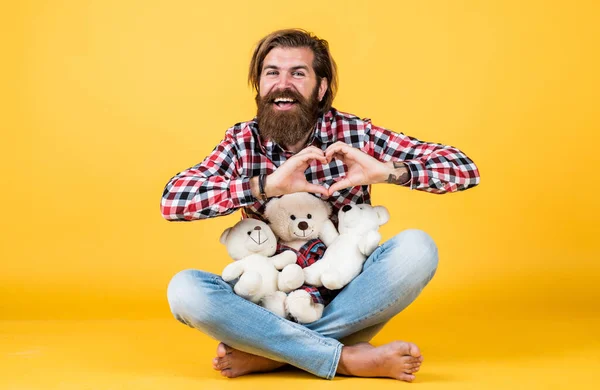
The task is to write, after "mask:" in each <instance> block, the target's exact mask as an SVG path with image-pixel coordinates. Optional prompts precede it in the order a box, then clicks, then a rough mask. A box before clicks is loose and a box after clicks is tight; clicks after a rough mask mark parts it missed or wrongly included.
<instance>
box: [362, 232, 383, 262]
mask: <svg viewBox="0 0 600 390" xmlns="http://www.w3.org/2000/svg"><path fill="white" fill-rule="evenodd" d="M379 241H381V234H379V232H375V231H370V232H369V233H367V234H366V235H365V236H364V237H363V238H361V240H360V242H359V244H358V249H359V250H360V252H361V253H362V254H363V255H365V256H371V253H373V252H374V251H375V249H377V247H378V246H379Z"/></svg>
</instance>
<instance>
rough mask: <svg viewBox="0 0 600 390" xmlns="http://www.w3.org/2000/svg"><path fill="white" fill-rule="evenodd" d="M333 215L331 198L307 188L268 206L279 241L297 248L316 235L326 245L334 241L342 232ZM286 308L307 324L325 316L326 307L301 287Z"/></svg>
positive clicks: (267, 209) (292, 294) (289, 298)
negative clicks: (325, 200)
mask: <svg viewBox="0 0 600 390" xmlns="http://www.w3.org/2000/svg"><path fill="white" fill-rule="evenodd" d="M330 215H331V206H330V205H329V204H328V203H327V202H324V201H322V200H320V199H318V198H316V197H315V196H313V195H311V194H309V193H305V192H299V193H294V194H289V195H284V196H282V197H281V198H275V199H271V201H269V203H268V204H267V207H266V209H265V216H266V217H267V219H268V220H269V226H270V227H271V229H272V230H273V232H275V234H276V235H277V237H279V242H280V243H282V244H284V245H286V246H288V247H290V248H294V249H296V250H298V249H300V248H301V247H302V246H303V245H304V244H305V243H306V242H308V241H310V240H312V239H315V238H320V239H321V240H322V241H323V243H324V244H325V245H326V246H327V244H328V243H330V242H332V241H333V239H334V238H335V237H336V236H337V235H338V234H337V230H336V229H335V226H334V225H333V223H332V222H331V221H330V219H329V216H330ZM317 263H318V262H317ZM286 308H287V311H288V312H289V314H290V315H291V316H292V317H293V318H294V319H295V320H296V321H298V322H299V323H303V324H304V323H309V322H313V321H316V320H318V319H319V318H321V315H322V314H323V308H324V307H323V305H322V304H318V303H314V302H313V301H312V298H311V296H310V294H309V293H308V292H307V291H305V290H302V289H300V290H296V291H293V292H291V293H290V294H289V295H288V297H287V300H286Z"/></svg>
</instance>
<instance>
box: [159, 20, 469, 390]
mask: <svg viewBox="0 0 600 390" xmlns="http://www.w3.org/2000/svg"><path fill="white" fill-rule="evenodd" d="M249 82H250V83H251V84H252V86H253V87H254V88H255V90H256V92H257V95H256V103H257V106H258V112H257V116H256V118H254V119H253V120H251V121H248V122H244V123H238V124H236V125H234V126H233V127H231V128H230V129H228V130H227V132H226V133H225V137H224V139H223V141H222V142H221V143H220V144H219V145H217V146H216V148H215V149H214V150H213V151H212V153H211V154H210V155H209V156H207V157H206V158H205V159H204V161H202V162H201V163H199V164H197V165H195V166H193V167H191V168H189V169H187V170H185V171H183V172H180V173H179V174H177V175H176V176H175V177H173V178H172V179H171V180H170V181H169V183H168V184H167V185H166V188H165V190H164V193H163V197H162V203H161V211H162V214H163V216H164V217H165V218H166V219H167V220H170V221H190V220H198V219H205V218H211V217H217V216H221V215H226V214H230V213H232V212H234V211H236V210H238V209H241V210H242V215H243V217H248V216H250V217H253V218H262V213H263V211H264V208H265V205H266V203H267V202H268V200H269V198H272V197H278V196H282V195H285V194H290V193H295V192H311V193H313V194H316V195H318V196H320V197H321V198H323V199H327V200H328V201H329V202H330V203H331V205H332V207H333V215H336V214H337V210H339V209H341V208H342V207H343V206H345V205H348V204H357V203H370V190H371V185H373V184H379V183H388V184H393V185H397V186H399V187H405V188H409V189H412V190H419V191H427V192H431V193H436V194H444V193H448V192H456V191H462V190H466V189H468V188H472V187H474V186H476V185H477V184H478V183H479V172H478V169H477V167H476V166H475V164H474V163H473V161H472V160H471V159H470V158H468V157H467V156H466V155H465V154H464V153H463V152H461V151H460V150H458V149H456V148H454V147H450V146H444V145H441V144H437V143H429V142H423V141H419V140H417V139H415V138H412V137H409V136H406V135H403V134H401V133H395V132H392V131H390V130H387V129H385V128H382V127H377V126H375V125H373V124H372V123H371V121H370V120H368V119H360V118H359V117H357V116H355V115H351V114H347V113H343V112H340V111H338V110H336V109H335V108H333V107H332V103H333V99H334V97H335V92H336V89H337V74H336V64H335V62H334V60H333V58H332V57H331V54H330V52H329V47H328V44H327V42H326V41H325V40H323V39H319V38H318V37H316V36H314V35H313V34H311V33H308V32H306V31H304V30H300V29H291V30H280V31H275V32H273V33H271V34H269V35H268V36H266V37H265V38H263V39H262V40H261V41H260V42H259V43H258V45H257V47H256V49H255V51H254V54H253V56H252V61H251V63H250V72H249ZM437 263H438V255H437V247H436V245H435V243H434V242H433V240H432V239H431V237H430V236H429V235H428V234H427V233H425V232H422V231H419V230H406V231H403V232H400V233H399V234H397V235H396V236H394V237H393V238H391V239H390V240H388V241H386V242H385V243H383V244H382V245H380V246H379V247H378V248H377V249H376V250H375V252H374V253H373V254H372V255H371V256H370V257H369V258H368V259H367V261H366V262H365V265H364V267H363V271H362V273H361V274H360V275H359V276H358V277H357V278H356V279H354V280H353V281H352V282H351V283H350V284H348V285H347V286H346V287H345V288H344V289H342V290H341V291H340V292H339V294H338V295H337V296H336V297H335V299H333V301H332V302H331V303H330V304H329V305H327V306H326V307H325V310H324V311H323V316H322V318H321V319H319V320H318V321H315V322H313V323H310V324H306V325H300V324H298V323H295V322H293V321H289V320H286V319H283V318H281V317H278V316H276V315H274V314H273V313H271V312H269V311H267V310H265V309H263V308H262V307H260V306H258V305H255V304H253V303H250V302H248V301H246V300H244V299H242V298H240V297H238V296H236V295H235V294H234V293H233V291H232V288H231V286H230V285H229V284H227V283H226V282H224V281H223V280H222V279H221V278H220V277H219V276H218V275H214V274H210V273H207V272H203V271H198V270H186V271H182V272H179V273H178V274H176V275H175V276H174V277H173V279H172V280H171V282H170V284H169V287H168V291H167V296H168V301H169V305H170V308H171V311H172V313H173V315H174V316H175V318H177V319H178V320H179V321H181V322H183V323H184V324H187V325H189V326H191V327H193V328H196V329H198V330H200V331H202V332H204V333H205V334H207V335H209V336H211V337H213V338H215V339H217V340H220V341H221V343H220V344H219V345H218V346H217V357H216V358H215V359H214V360H213V362H212V363H213V367H214V368H215V369H216V370H218V371H220V372H221V374H222V375H224V376H226V377H237V376H241V375H245V374H248V373H252V372H259V371H261V372H264V371H272V370H275V369H277V368H279V367H282V366H284V365H286V364H290V365H293V366H295V367H298V368H300V369H302V370H305V371H308V372H310V373H312V374H314V375H316V376H319V377H322V378H327V379H332V378H333V377H334V376H335V375H336V374H342V375H350V376H364V377H389V378H394V379H399V380H404V381H408V382H410V381H412V380H414V378H415V374H416V372H417V371H419V368H420V366H421V363H422V361H423V356H422V355H421V352H420V350H419V348H418V347H417V346H416V345H415V344H413V343H410V342H404V341H392V342H390V343H388V344H385V345H382V346H378V347H375V346H373V345H371V344H369V341H370V340H371V339H372V337H373V336H374V335H375V334H376V333H377V332H378V331H379V330H380V329H381V328H382V327H383V326H384V325H385V323H386V322H388V321H389V320H390V319H391V318H392V317H394V316H395V315H396V314H398V313H399V312H400V311H402V310H403V309H404V308H406V307H407V306H408V305H409V304H410V303H411V302H413V301H414V300H415V299H416V297H417V296H418V295H419V293H420V292H421V291H422V290H423V288H424V287H425V286H426V285H427V284H428V282H429V281H430V280H431V278H432V277H433V275H434V274H435V271H436V269H437Z"/></svg>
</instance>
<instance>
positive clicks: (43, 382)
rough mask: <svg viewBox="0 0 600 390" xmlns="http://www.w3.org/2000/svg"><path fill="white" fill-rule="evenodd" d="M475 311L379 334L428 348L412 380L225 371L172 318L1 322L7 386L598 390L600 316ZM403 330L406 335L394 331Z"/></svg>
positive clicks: (413, 320) (205, 343)
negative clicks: (231, 374)
mask: <svg viewBox="0 0 600 390" xmlns="http://www.w3.org/2000/svg"><path fill="white" fill-rule="evenodd" d="M432 316H433V315H432ZM558 317H562V318H563V319H561V320H558V319H557V318H558ZM473 318H477V320H473V319H471V316H465V315H460V316H459V315H456V316H454V317H452V318H448V316H446V318H438V319H437V320H433V317H431V319H424V317H423V315H422V313H421V314H418V315H415V314H414V313H409V314H407V315H402V316H400V317H397V318H396V319H394V324H393V326H391V327H389V328H388V329H391V330H388V331H386V330H384V331H383V332H382V333H381V334H380V335H378V336H377V338H376V339H375V340H374V342H375V343H376V344H381V343H383V342H386V341H388V340H391V339H393V338H399V339H406V340H410V341H414V342H415V343H417V344H418V345H419V346H420V347H421V349H422V351H423V353H424V355H425V363H424V366H423V368H422V370H421V372H420V373H419V374H418V376H417V380H416V381H415V382H414V383H413V384H411V385H409V384H404V383H398V382H395V381H393V380H387V379H358V378H344V377H338V378H336V379H335V380H334V381H332V382H330V381H325V380H321V379H316V378H314V377H312V376H311V375H308V374H306V373H303V372H301V371H299V370H295V369H289V370H284V371H282V372H277V373H270V374H261V375H251V376H247V377H242V378H237V379H226V378H222V377H220V375H219V374H218V373H217V372H215V371H213V370H212V369H211V367H210V359H211V358H212V357H213V356H214V350H215V346H216V342H215V341H213V340H211V339H210V338H208V337H206V336H204V335H202V334H200V333H199V332H195V331H194V330H192V329H190V328H187V327H185V326H183V325H181V324H179V323H178V322H176V321H175V320H171V319H154V320H82V321H68V320H62V321H58V320H57V321H2V322H0V374H1V375H0V388H1V389H78V390H79V389H229V388H235V389H242V388H248V389H255V388H260V389H307V388H310V389H316V388H317V389H318V388H327V389H333V388H339V389H342V388H343V389H344V390H348V389H351V388H352V389H353V388H356V389H358V388H361V389H366V388H371V387H377V388H397V386H417V387H418V388H421V389H434V388H444V389H511V390H514V389H521V388H523V389H599V388H600V357H599V356H600V340H599V334H600V332H599V330H600V318H590V317H588V318H581V317H579V318H576V317H574V316H573V315H564V316H555V318H554V319H548V318H540V317H538V318H518V319H517V318H513V319H507V318H503V319H498V318H492V317H490V316H482V315H477V316H474V317H473ZM398 329H404V330H403V331H402V333H403V334H402V335H399V334H396V335H395V334H391V332H394V333H397V332H398ZM367 386H368V387H367Z"/></svg>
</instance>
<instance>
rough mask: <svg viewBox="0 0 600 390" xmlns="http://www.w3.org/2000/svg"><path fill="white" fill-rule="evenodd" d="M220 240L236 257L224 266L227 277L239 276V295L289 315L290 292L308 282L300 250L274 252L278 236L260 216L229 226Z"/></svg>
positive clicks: (279, 313) (237, 290) (226, 278)
mask: <svg viewBox="0 0 600 390" xmlns="http://www.w3.org/2000/svg"><path fill="white" fill-rule="evenodd" d="M220 241H221V243H222V244H224V245H225V246H226V247H227V252H228V253H229V255H230V256H231V258H232V259H233V260H235V262H233V263H231V264H229V265H227V267H225V269H224V270H223V274H222V276H223V280H225V281H226V282H231V281H234V280H235V279H238V280H237V282H236V283H235V286H234V288H233V290H234V291H235V293H236V294H237V295H239V296H241V297H243V298H245V299H248V300H249V301H252V302H254V303H257V304H260V305H261V306H263V307H265V308H266V309H268V310H270V311H272V312H273V313H275V314H277V315H279V316H281V317H287V311H286V308H285V300H286V298H287V295H286V293H287V292H290V291H292V290H295V289H297V288H298V287H300V286H301V285H302V284H303V283H304V276H303V273H302V268H300V266H299V265H297V264H296V254H295V253H294V252H292V251H285V252H283V253H280V254H279V255H276V256H273V255H274V254H275V251H276V249H277V238H276V237H275V234H273V231H272V230H271V229H270V228H269V226H268V225H267V224H265V223H264V222H262V221H259V220H256V219H250V218H248V219H244V220H242V221H240V222H238V223H237V224H236V225H235V226H233V227H231V228H227V229H226V230H225V231H224V232H223V234H222V235H221V238H220ZM280 270H281V272H280Z"/></svg>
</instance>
